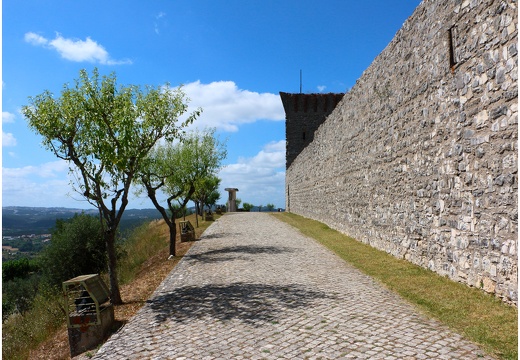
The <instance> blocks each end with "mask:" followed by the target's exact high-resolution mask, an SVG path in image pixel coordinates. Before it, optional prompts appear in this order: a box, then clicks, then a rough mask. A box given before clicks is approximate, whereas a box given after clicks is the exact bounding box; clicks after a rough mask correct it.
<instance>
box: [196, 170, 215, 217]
mask: <svg viewBox="0 0 520 360" xmlns="http://www.w3.org/2000/svg"><path fill="white" fill-rule="evenodd" d="M220 181H221V180H220V179H219V178H218V177H217V176H216V175H209V176H207V177H204V178H201V179H199V180H197V181H196V183H195V192H194V193H193V195H192V197H191V198H192V200H193V202H195V204H196V207H197V210H199V211H200V212H199V215H201V216H202V215H203V214H204V206H205V205H213V204H215V202H217V200H218V199H220V194H219V192H218V187H219V186H220Z"/></svg>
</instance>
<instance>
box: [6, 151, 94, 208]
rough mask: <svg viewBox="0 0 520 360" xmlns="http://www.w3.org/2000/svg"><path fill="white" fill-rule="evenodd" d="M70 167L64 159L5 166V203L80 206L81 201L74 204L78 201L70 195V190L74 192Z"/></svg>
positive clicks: (13, 204)
mask: <svg viewBox="0 0 520 360" xmlns="http://www.w3.org/2000/svg"><path fill="white" fill-rule="evenodd" d="M68 169H69V168H68V165H67V163H66V162H65V161H63V160H58V161H52V162H48V163H44V164H41V165H37V166H24V167H21V168H2V202H3V204H4V205H11V206H16V205H17V206H71V207H78V205H79V203H78V204H76V205H74V206H73V204H74V203H77V202H76V201H73V200H72V199H71V198H70V197H69V196H68V193H69V192H72V190H71V187H70V185H69V177H68ZM77 197H79V195H78V196H77ZM81 205H82V207H85V205H83V204H81Z"/></svg>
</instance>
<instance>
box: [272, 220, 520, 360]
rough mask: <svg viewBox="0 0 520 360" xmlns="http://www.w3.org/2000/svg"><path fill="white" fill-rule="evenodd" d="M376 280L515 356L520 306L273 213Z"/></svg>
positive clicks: (490, 348) (493, 349)
mask: <svg viewBox="0 0 520 360" xmlns="http://www.w3.org/2000/svg"><path fill="white" fill-rule="evenodd" d="M274 216H276V217H277V218H278V219H280V220H282V221H285V222H286V223H288V224H290V225H292V226H294V227H296V228H298V229H299V230H300V231H301V232H302V233H303V234H305V235H307V236H309V237H311V238H313V239H316V240H317V241H318V242H320V243H321V244H323V245H324V246H326V247H327V248H329V249H331V250H332V251H334V252H335V253H336V254H337V255H338V256H340V257H341V258H342V259H344V260H345V261H347V262H349V263H351V264H352V265H354V266H355V267H357V268H358V269H360V270H361V271H363V272H364V273H366V274H367V275H370V276H371V277H373V278H375V279H377V280H379V281H380V282H381V283H383V284H384V285H385V286H387V287H388V288H390V289H391V290H393V291H395V292H397V293H398V294H399V295H401V296H402V297H403V298H405V299H406V300H408V301H409V302H411V303H412V304H415V305H416V306H417V307H418V308H419V309H421V310H422V311H424V312H425V313H427V314H428V315H429V316H431V317H433V318H435V319H438V320H440V321H441V322H443V323H445V324H446V325H448V326H449V327H450V328H452V329H453V330H454V331H456V332H458V333H459V334H462V335H464V336H465V337H466V338H467V339H469V340H472V341H474V342H476V343H478V344H480V345H481V346H482V348H483V349H484V350H486V351H487V352H489V353H491V354H493V355H495V356H498V357H499V358H502V359H517V358H518V322H517V319H518V309H517V308H515V307H512V306H508V305H506V304H503V303H502V302H501V301H500V300H498V299H496V298H494V297H493V296H491V295H488V294H486V293H484V292H483V291H481V290H478V289H475V288H470V287H468V286H466V285H463V284H460V283H456V282H453V281H451V280H449V279H447V278H445V277H442V276H439V275H437V274H436V273H434V272H432V271H430V270H427V269H424V268H421V267H419V266H416V265H413V264H412V263H410V262H407V261H404V260H400V259H397V258H395V257H393V256H391V255H389V254H387V253H385V252H383V251H380V250H377V249H374V248H372V247H370V246H369V245H365V244H363V243H361V242H359V241H356V240H355V239H352V238H350V237H348V236H346V235H344V234H341V233H339V232H338V231H335V230H332V229H330V228H329V227H328V226H326V225H324V224H322V223H320V222H318V221H314V220H310V219H306V218H303V217H301V216H298V215H295V214H291V213H278V214H275V215H274Z"/></svg>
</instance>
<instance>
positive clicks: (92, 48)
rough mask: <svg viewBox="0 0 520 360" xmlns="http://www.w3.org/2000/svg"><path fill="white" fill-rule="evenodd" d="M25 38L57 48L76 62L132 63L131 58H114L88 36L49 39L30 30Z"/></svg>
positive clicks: (47, 46)
mask: <svg viewBox="0 0 520 360" xmlns="http://www.w3.org/2000/svg"><path fill="white" fill-rule="evenodd" d="M24 39H25V41H26V42H28V43H29V44H31V45H35V46H43V47H46V48H50V49H54V50H56V51H57V52H58V53H59V54H60V55H61V57H62V58H64V59H66V60H70V61H75V62H83V61H88V62H92V63H100V64H103V65H121V64H131V63H132V61H131V60H114V59H112V58H111V57H110V55H109V54H108V52H107V51H106V50H105V48H104V47H103V46H102V45H100V44H98V43H97V42H96V41H94V40H92V39H91V38H90V37H87V38H86V40H80V39H67V38H64V37H63V36H61V35H60V34H56V38H55V39H53V40H48V39H46V38H44V37H43V36H41V35H38V34H35V33H32V32H28V33H26V34H25V36H24Z"/></svg>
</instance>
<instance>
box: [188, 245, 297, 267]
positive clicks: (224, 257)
mask: <svg viewBox="0 0 520 360" xmlns="http://www.w3.org/2000/svg"><path fill="white" fill-rule="evenodd" d="M293 251H294V249H292V248H290V247H285V246H258V245H239V246H228V247H225V248H222V249H218V250H211V251H207V252H205V253H201V254H194V255H186V256H184V259H185V260H187V261H192V260H196V261H201V262H205V263H215V262H221V261H231V260H238V259H240V260H247V258H246V257H244V256H240V255H242V254H247V255H255V254H270V255H276V254H282V253H288V252H293Z"/></svg>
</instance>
